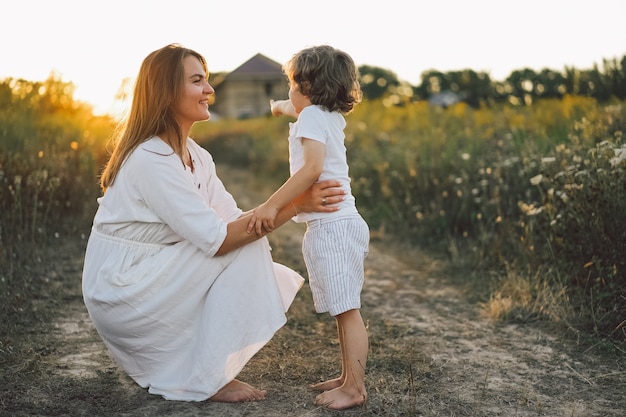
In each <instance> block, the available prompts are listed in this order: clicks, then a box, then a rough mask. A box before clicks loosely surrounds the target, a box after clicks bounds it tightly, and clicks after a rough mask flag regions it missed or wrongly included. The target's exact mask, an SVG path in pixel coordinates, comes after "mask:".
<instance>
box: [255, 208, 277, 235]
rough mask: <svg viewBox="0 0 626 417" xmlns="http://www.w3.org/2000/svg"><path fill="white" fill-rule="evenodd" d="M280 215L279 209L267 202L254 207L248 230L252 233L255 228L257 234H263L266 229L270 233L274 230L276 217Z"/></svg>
mask: <svg viewBox="0 0 626 417" xmlns="http://www.w3.org/2000/svg"><path fill="white" fill-rule="evenodd" d="M277 215H278V209H276V208H274V207H271V206H268V205H267V204H261V205H260V206H259V207H257V208H256V209H254V211H253V212H252V217H251V218H250V221H249V222H248V229H247V232H248V233H251V232H252V231H253V230H254V231H255V232H256V234H257V235H259V236H261V235H263V230H264V229H265V230H266V231H267V232H268V233H269V232H271V231H273V230H274V228H275V227H274V219H275V218H276V216H277Z"/></svg>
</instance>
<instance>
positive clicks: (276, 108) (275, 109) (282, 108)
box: [270, 100, 298, 119]
mask: <svg viewBox="0 0 626 417" xmlns="http://www.w3.org/2000/svg"><path fill="white" fill-rule="evenodd" d="M270 109H271V110H272V114H273V115H274V116H282V115H285V116H291V117H295V118H296V119H297V118H298V113H296V108H295V107H293V104H291V100H270Z"/></svg>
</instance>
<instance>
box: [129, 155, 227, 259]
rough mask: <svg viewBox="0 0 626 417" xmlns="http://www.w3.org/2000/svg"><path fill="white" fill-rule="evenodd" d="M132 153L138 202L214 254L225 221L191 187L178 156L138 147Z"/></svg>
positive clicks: (223, 232) (174, 229) (175, 230)
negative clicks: (133, 155) (133, 153)
mask: <svg viewBox="0 0 626 417" xmlns="http://www.w3.org/2000/svg"><path fill="white" fill-rule="evenodd" d="M135 156H136V158H133V159H134V160H133V162H132V163H131V164H128V165H129V166H128V168H129V170H130V172H129V174H130V175H131V176H130V178H133V181H134V191H135V192H136V193H137V194H138V197H139V199H140V200H141V202H142V203H143V204H145V206H146V207H147V208H148V209H149V210H150V211H152V212H154V213H155V214H156V215H157V216H158V217H159V218H160V219H161V220H162V221H163V223H165V224H167V225H168V226H169V227H170V228H171V229H172V230H173V231H174V232H175V233H176V234H178V235H179V236H181V237H182V238H183V239H185V240H188V241H190V242H191V243H193V244H194V245H195V246H197V247H198V248H199V249H200V250H202V251H203V252H206V253H207V254H209V255H211V256H212V255H214V254H215V253H216V252H217V250H218V249H219V248H220V246H221V245H222V243H223V242H224V239H225V238H226V230H227V228H226V222H225V221H224V220H222V219H221V218H220V217H219V216H218V214H217V213H216V212H215V210H213V209H212V208H211V207H210V206H209V205H208V204H207V202H206V201H205V200H204V199H203V198H202V196H201V195H200V193H198V192H197V191H196V190H195V189H194V185H193V179H192V178H191V175H190V173H189V172H188V171H187V170H186V169H185V167H184V165H183V163H182V161H181V160H180V158H178V156H176V155H175V154H160V153H156V152H152V151H150V150H146V149H141V148H140V149H138V150H137V151H136V152H135ZM128 162H130V161H128Z"/></svg>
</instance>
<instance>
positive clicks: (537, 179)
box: [530, 174, 543, 185]
mask: <svg viewBox="0 0 626 417" xmlns="http://www.w3.org/2000/svg"><path fill="white" fill-rule="evenodd" d="M542 180H543V175H542V174H539V175H535V176H534V177H532V178H531V179H530V184H531V185H539V184H541V181H542Z"/></svg>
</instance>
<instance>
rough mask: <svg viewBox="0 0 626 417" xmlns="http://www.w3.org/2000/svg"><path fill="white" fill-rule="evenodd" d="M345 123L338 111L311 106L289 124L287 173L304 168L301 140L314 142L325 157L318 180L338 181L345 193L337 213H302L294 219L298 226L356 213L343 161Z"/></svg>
mask: <svg viewBox="0 0 626 417" xmlns="http://www.w3.org/2000/svg"><path fill="white" fill-rule="evenodd" d="M345 126H346V120H345V118H344V117H343V115H342V114H341V113H339V112H336V111H335V112H329V111H327V110H325V109H324V108H322V107H320V106H317V105H311V106H307V107H305V108H304V109H303V110H302V111H301V112H300V114H299V115H298V120H296V121H295V122H293V123H290V124H289V171H290V174H291V175H293V174H294V173H295V172H296V171H298V170H299V169H300V168H301V167H302V166H303V165H304V151H303V148H302V138H307V139H311V140H316V141H319V142H321V143H323V144H324V147H325V156H324V166H323V169H322V174H321V175H320V178H319V180H320V181H323V180H331V179H334V180H338V181H340V182H341V187H342V188H343V189H344V191H345V192H346V195H345V200H344V201H343V202H342V203H340V204H339V207H340V210H338V211H336V212H334V213H301V214H299V215H297V216H296V217H295V218H294V220H295V221H296V222H298V223H301V222H305V221H309V220H313V219H321V218H328V217H344V216H350V215H353V214H356V213H358V212H357V209H356V205H355V200H354V196H353V195H352V191H351V188H350V176H349V173H348V170H349V167H348V162H347V158H346V146H345V144H344V139H345V135H344V133H343V129H344V128H345Z"/></svg>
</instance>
